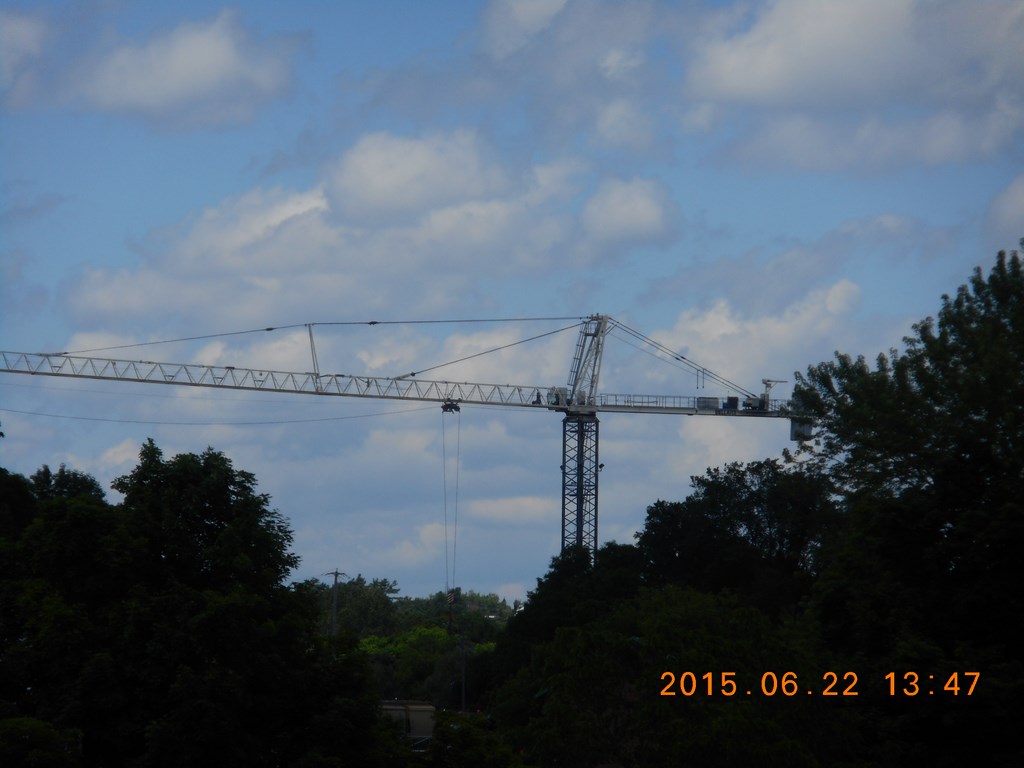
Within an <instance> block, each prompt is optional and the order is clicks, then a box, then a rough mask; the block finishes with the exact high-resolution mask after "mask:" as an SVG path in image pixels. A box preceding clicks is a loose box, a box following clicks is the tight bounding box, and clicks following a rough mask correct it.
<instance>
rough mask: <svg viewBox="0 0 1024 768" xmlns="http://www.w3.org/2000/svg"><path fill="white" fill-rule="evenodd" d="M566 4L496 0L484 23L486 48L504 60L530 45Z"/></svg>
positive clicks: (557, 0) (559, 0)
mask: <svg viewBox="0 0 1024 768" xmlns="http://www.w3.org/2000/svg"><path fill="white" fill-rule="evenodd" d="M565 3H566V0H494V1H493V2H492V3H491V5H490V7H489V8H488V9H487V11H486V13H485V15H484V20H483V48H484V50H485V51H486V52H487V53H488V54H489V55H491V56H492V57H494V58H495V59H503V58H505V57H507V56H511V55H512V54H514V53H516V52H517V51H519V50H521V49H522V48H524V47H526V46H527V45H529V43H530V41H531V40H532V39H533V38H534V37H535V36H536V35H538V34H540V33H541V32H543V30H544V29H546V28H547V26H548V25H549V24H550V23H551V21H552V19H553V18H554V17H555V16H557V15H558V13H559V12H560V11H561V10H562V8H563V7H565Z"/></svg>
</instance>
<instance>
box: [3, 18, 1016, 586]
mask: <svg viewBox="0 0 1024 768" xmlns="http://www.w3.org/2000/svg"><path fill="white" fill-rule="evenodd" d="M0 100H2V116H0V120H2V124H0V349H4V350H15V351H70V350H95V349H104V348H110V347H116V346H121V345H128V344H137V343H140V342H152V341H163V340H170V339H182V338H188V337H197V336H204V337H207V338H203V339H198V340H194V341H190V342H178V343H169V344H160V345H152V346H147V347H124V348H121V349H117V350H109V349H107V350H106V351H102V352H94V353H92V354H94V355H96V356H104V355H106V356H110V357H119V358H126V359H148V360H168V361H181V362H189V361H193V362H203V363H208V364H218V365H236V366H249V367H260V368H274V369H279V370H295V371H307V370H310V369H311V367H312V363H311V360H310V348H309V337H308V334H307V331H306V329H305V327H303V324H305V323H322V324H324V325H318V326H317V327H316V328H315V337H316V344H317V353H318V356H319V363H320V368H321V370H323V371H331V372H340V373H353V374H355V373H363V374H373V375H380V376H393V375H400V374H403V373H406V372H409V371H413V370H422V369H424V368H428V367H431V366H434V365H438V364H440V363H445V362H448V361H451V360H455V359H458V358H462V357H466V356H469V355H473V354H474V353H476V352H480V351H483V350H487V349H492V348H496V347H501V346H504V345H508V344H511V343H512V342H515V341H518V340H521V339H525V338H528V337H532V336H537V335H540V334H545V333H547V332H549V331H554V330H556V329H558V328H562V327H565V326H567V325H571V324H572V322H573V321H558V320H545V321H531V322H497V323H480V322H475V323H474V322H468V323H429V324H428V323H408V324H406V323H404V322H402V323H395V324H380V325H375V326H369V325H327V324H328V323H344V322H357V323H359V322H363V321H370V320H379V321H423V320H474V319H475V320H481V319H488V320H489V319H502V318H534V317H543V318H556V317H572V318H578V317H584V316H587V315H590V314H593V313H603V314H608V315H610V316H612V317H614V318H616V319H618V320H620V321H621V322H623V323H625V324H626V325H628V326H631V327H633V328H636V329H638V330H640V331H642V332H643V333H645V334H646V335H647V336H650V337H653V338H655V339H657V340H658V341H660V342H661V343H663V344H665V345H667V346H669V347H671V348H673V349H675V350H677V351H679V352H680V353H682V354H684V355H686V356H687V357H688V358H690V359H692V360H695V361H697V362H698V363H700V364H702V365H704V366H707V367H708V368H710V369H712V370H713V371H715V372H717V373H719V374H721V375H722V376H724V377H726V378H727V379H730V380H732V381H735V382H738V383H739V384H741V385H742V386H744V387H746V388H748V389H755V390H757V389H760V387H761V384H760V381H761V379H762V378H764V377H768V378H773V379H787V380H789V381H790V382H792V379H793V372H794V371H796V370H804V369H806V367H807V366H808V365H811V364H814V363H817V362H820V361H822V360H827V359H829V358H830V357H831V356H832V354H833V352H834V351H835V350H841V351H843V352H848V353H851V354H864V355H866V356H868V357H873V356H874V355H876V354H878V353H879V352H881V351H884V350H887V349H888V348H890V347H892V346H895V345H899V344H900V340H901V338H902V337H903V336H904V335H905V334H907V333H908V332H909V331H910V328H911V325H912V323H914V322H915V321H918V320H920V319H922V318H924V317H925V316H927V315H930V314H934V313H935V312H936V311H937V309H938V307H939V305H940V297H941V296H942V294H943V293H947V292H952V291H954V290H955V289H956V287H957V286H958V285H959V284H961V283H963V282H965V281H966V279H967V278H968V276H969V275H970V273H971V271H972V270H973V268H974V267H975V266H978V265H981V266H983V267H984V268H987V267H988V266H989V265H990V264H991V263H992V262H993V260H994V257H995V254H996V252H997V251H998V250H1000V249H1010V248H1013V247H1016V244H1017V241H1018V239H1019V238H1020V237H1021V236H1024V5H1022V4H1021V3H1020V2H1019V0H979V1H978V2H972V3H965V2H960V1H958V0H949V1H945V0H930V1H927V0H860V1H859V2H855V3H852V2H845V1H844V2H822V0H777V1H776V2H756V1H755V2H731V1H730V0H720V1H718V2H711V1H708V2H696V1H695V2H676V3H668V2H665V3H661V2H639V1H638V2H628V3H627V2H589V1H585V0H584V1H579V2H577V1H576V0H494V1H493V2H489V3H485V2H479V3H474V2H454V1H452V2H431V3H424V2H420V1H419V0H404V1H402V2H397V1H395V2H381V3H374V4H372V10H371V4H368V3H333V2H326V0H322V1H320V2H298V3H287V4H286V3H278V2H269V1H267V2H249V3H244V4H239V5H238V6H218V5H217V4H215V3H209V2H202V3H200V2H178V3H150V2H145V3H129V2H124V1H121V0H86V1H84V2H59V1H54V2H34V3H33V2H10V1H9V0H3V2H0ZM280 326H298V327H291V328H285V329H282V330H279V331H273V332H263V333H254V334H237V335H223V336H216V334H229V333H233V332H236V331H244V330H250V329H255V328H265V327H280ZM574 343H575V334H574V332H573V331H568V332H562V333H556V334H552V335H550V336H543V337H542V338H540V339H538V340H536V341H533V342H529V343H526V344H522V345H516V346H512V347H508V348H507V349H505V350H503V351H502V352H499V353H495V354H489V355H484V356H481V357H474V358H472V359H470V360H468V361H466V362H464V363H461V364H458V365H451V366H446V367H444V368H440V369H437V370H435V371H433V372H432V373H431V377H432V378H439V379H450V380H458V381H479V382H493V383H521V384H527V385H542V386H548V385H564V383H565V379H566V376H567V373H568V368H569V364H570V362H571V357H572V351H573V345H574ZM600 388H601V390H602V391H605V392H619V393H640V394H681V395H718V394H727V393H726V392H724V391H719V390H716V389H715V388H713V387H712V386H711V385H710V384H709V383H706V382H704V381H698V380H697V379H696V378H695V377H694V376H693V375H692V374H691V373H688V372H686V371H684V370H681V369H679V368H677V367H672V366H668V365H665V364H664V363H661V362H659V361H658V360H656V359H654V358H653V357H651V356H650V355H646V354H643V353H642V352H641V351H640V350H638V349H636V347H635V346H631V345H629V344H627V343H625V340H624V339H622V338H618V337H610V338H609V340H608V345H607V350H606V356H605V365H604V368H603V371H602V384H601V387H600ZM790 391H791V384H782V385H779V386H778V387H777V388H776V389H775V391H774V393H773V394H776V395H778V396H781V397H786V396H788V394H789V392H790ZM0 420H2V428H3V431H4V432H5V433H6V438H5V439H4V440H2V441H0V463H2V465H3V466H5V467H7V468H8V469H10V470H13V471H16V472H22V473H25V474H30V473H31V472H33V471H35V470H36V469H37V468H38V467H39V466H41V465H42V464H44V463H46V464H49V465H50V466H52V467H56V466H57V465H58V464H60V463H61V462H65V463H67V464H68V465H70V466H72V467H74V468H77V469H80V470H83V471H86V472H90V473H92V474H94V475H95V476H96V477H97V478H98V479H99V480H100V481H101V482H102V483H103V484H104V486H108V485H109V482H110V480H111V479H113V478H114V477H117V476H118V475H120V474H123V473H125V472H127V471H129V470H130V469H131V468H132V467H133V466H134V461H135V459H136V457H137V454H138V449H139V446H140V444H141V443H142V442H143V441H144V440H145V439H146V438H147V437H153V438H154V439H155V440H156V441H157V443H158V444H159V445H160V446H161V447H162V448H163V449H164V451H165V453H166V454H167V455H173V454H175V453H179V452H185V451H201V450H203V449H204V448H205V447H206V446H213V447H215V448H217V449H218V450H221V451H223V452H225V453H226V454H228V455H229V456H230V457H231V458H232V460H233V461H234V462H235V465H236V467H238V468H240V469H245V470H248V471H250V472H253V473H255V474H256V476H257V478H258V480H259V484H260V490H261V491H263V492H265V493H267V494H269V495H270V496H271V497H272V503H273V505H274V506H275V507H277V508H278V509H280V511H281V512H282V513H283V514H284V515H285V516H286V517H287V518H288V519H289V521H290V523H291V525H292V527H293V529H294V531H295V548H296V551H297V552H298V553H299V554H300V555H301V557H302V566H301V568H300V570H299V571H298V572H297V573H296V577H298V578H305V577H312V576H317V575H320V574H323V573H325V572H327V571H330V570H333V569H334V568H338V569H340V570H342V571H345V572H346V573H348V574H351V575H355V574H356V573H362V574H364V575H365V576H368V577H387V578H393V579H397V580H398V582H399V586H400V588H401V589H402V590H403V593H404V594H409V595H424V594H428V593H431V592H434V591H437V590H440V589H443V588H445V586H446V583H448V582H454V583H456V584H458V585H460V586H463V587H465V588H469V589H475V590H478V591H483V592H489V591H496V592H498V593H499V594H502V595H504V596H507V597H509V598H514V597H522V596H523V595H524V594H525V591H526V590H527V589H529V588H531V587H532V586H533V585H534V583H535V579H536V578H537V577H538V576H541V575H543V573H544V572H545V570H546V568H547V565H548V563H549V560H550V558H551V557H552V556H553V555H554V554H555V553H556V552H557V550H558V547H559V539H560V532H559V515H560V496H559V494H560V473H559V470H558V465H559V464H560V461H561V424H560V420H559V417H558V415H557V414H554V413H548V412H546V411H533V410H526V409H513V408H496V407H490V408H484V407H466V408H463V410H462V413H461V414H460V415H459V416H457V417H456V416H451V415H449V416H442V414H441V412H440V409H439V408H438V407H437V406H436V405H431V404H423V403H409V402H391V401H376V400H362V399H350V398H316V397H308V396H305V397H304V396H293V395H280V394H270V393H257V394H247V393H240V392H231V391H218V390H205V389H191V388H190V389H184V388H176V387H155V386H148V385H130V384H125V383H117V382H97V381H90V380H85V379H51V378H47V379H42V378H29V377H26V376H18V375H13V374H0ZM246 422H261V423H259V424H252V423H246ZM787 439H788V425H787V424H786V423H785V422H783V421H775V420H750V419H727V418H710V417H706V418H705V417H694V418H677V417H669V416H637V415H608V416H606V417H604V418H602V422H601V449H600V450H601V461H602V462H603V463H604V464H605V469H604V471H603V472H602V475H601V522H600V538H601V540H602V542H604V541H608V540H612V539H614V540H617V541H621V542H629V541H631V540H632V534H633V532H634V531H636V530H637V529H638V528H639V527H640V526H642V524H643V519H644V513H645V510H646V507H647V506H648V505H649V504H651V503H652V502H654V501H655V500H657V499H659V498H662V499H670V500H677V499H681V498H683V497H684V496H685V495H686V494H687V491H688V488H689V477H690V475H693V474H699V473H702V472H703V471H704V469H705V468H706V467H708V466H714V465H718V464H722V463H724V462H727V461H734V460H741V461H746V460H751V459H757V458H763V457H766V456H777V455H778V454H779V452H780V451H781V449H782V448H783V447H785V446H786V444H787ZM445 461H447V471H446V464H445ZM456 475H457V477H458V484H457V488H456V484H455V477H456ZM446 481H447V494H446V492H445V491H446V487H445V484H446ZM456 491H457V496H458V505H457V506H456V505H455V503H454V501H455V496H456ZM446 495H447V505H446V502H445V497H446ZM110 498H111V499H112V500H116V498H117V497H116V495H115V494H113V493H112V492H111V493H110ZM456 514H457V517H458V524H457V526H456V525H455V516H456ZM446 519H447V534H446ZM456 547H457V548H456ZM446 551H447V557H446ZM453 565H454V568H455V573H454V576H453V575H452V567H453Z"/></svg>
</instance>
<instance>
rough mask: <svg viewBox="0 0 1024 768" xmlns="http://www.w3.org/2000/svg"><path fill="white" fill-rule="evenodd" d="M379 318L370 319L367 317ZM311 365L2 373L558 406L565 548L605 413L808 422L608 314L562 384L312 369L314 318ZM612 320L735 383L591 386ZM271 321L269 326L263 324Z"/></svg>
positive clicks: (589, 483) (799, 430)
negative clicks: (675, 387)
mask: <svg viewBox="0 0 1024 768" xmlns="http://www.w3.org/2000/svg"><path fill="white" fill-rule="evenodd" d="M369 324H371V325H372V324H376V323H373V322H371V323H369ZM307 327H308V329H309V339H310V351H311V354H312V362H313V370H312V371H307V372H304V373H299V372H294V371H272V370H266V369H256V368H241V367H236V366H230V365H227V366H217V365H199V364H195V363H164V362H151V361H142V360H114V359H108V358H98V357H82V356H77V355H74V354H69V353H32V352H3V351H0V363H2V365H0V373H20V374H27V375H32V376H60V377H73V378H87V379H100V380H103V381H129V382H142V383H152V384H173V385H181V386H191V387H213V388H217V389H238V390H256V391H260V392H283V393H292V394H306V395H314V396H320V397H364V398H375V399H385V400H415V401H426V402H437V403H440V404H441V406H442V408H443V409H445V410H446V411H451V410H458V408H459V406H460V405H463V404H464V405H486V406H510V407H516V408H540V409H547V410H550V411H553V412H557V413H561V414H563V418H562V464H561V472H562V549H563V550H564V549H565V548H566V547H570V546H581V547H585V548H587V549H588V550H589V551H590V552H591V553H592V554H593V553H594V552H596V550H597V544H598V540H597V520H598V516H597V507H598V473H599V471H600V469H601V467H602V466H603V465H602V464H601V463H600V462H599V457H598V424H599V419H598V416H599V414H602V413H647V414H674V415H682V416H728V417H735V418H788V419H790V422H791V427H790V438H791V439H793V440H803V439H807V438H808V437H809V426H810V425H809V423H808V422H807V420H806V419H805V418H802V417H801V416H800V414H795V413H793V412H792V410H791V408H790V404H789V402H788V401H783V400H772V399H770V398H769V393H770V390H771V388H772V386H773V385H774V384H777V383H781V382H779V381H777V380H773V379H762V380H761V381H762V383H763V384H764V387H765V389H764V392H763V393H762V394H754V393H753V392H750V391H748V390H746V389H743V388H742V387H739V386H738V385H735V384H733V383H732V382H729V381H727V380H726V379H723V378H721V377H720V376H717V375H716V374H714V373H712V372H711V371H709V370H707V369H705V368H703V367H702V366H698V365H696V364H695V363H693V362H692V361H690V360H688V359H686V358H685V357H683V356H681V355H679V354H677V353H675V352H672V351H671V350H669V349H667V348H665V347H664V346H662V345H660V344H658V343H657V342H654V341H652V340H651V339H648V338H647V337H645V336H643V335H642V334H639V333H638V332H636V331H633V330H632V329H630V328H628V327H627V326H625V325H623V324H621V323H619V322H618V321H616V320H614V319H612V318H610V317H608V316H607V315H591V316H589V317H587V318H585V319H583V321H582V322H581V323H580V326H579V328H580V331H579V339H578V342H577V345H576V352H575V355H574V358H573V361H572V365H571V368H570V371H569V378H568V382H567V385H566V386H564V387H563V386H550V385H546V386H535V385H518V384H480V383H473V382H454V381H430V380H425V379H420V378H417V377H416V374H413V373H410V374H405V375H403V376H396V377H383V376H362V375H348V374H340V373H333V374H324V373H321V372H320V370H319V363H318V360H317V356H316V346H315V344H314V341H313V324H309V325H308V326H307ZM612 329H619V330H621V331H623V332H625V333H626V334H628V335H630V336H632V337H634V338H635V339H637V340H641V341H643V342H645V343H648V344H652V345H654V346H655V347H656V348H657V349H658V351H659V352H660V353H661V354H662V355H666V356H668V357H669V358H670V359H672V360H674V361H676V362H679V363H682V364H684V365H686V366H688V367H689V368H690V369H692V370H693V371H695V372H696V373H697V375H698V377H701V376H703V377H705V379H706V378H711V379H713V380H714V381H716V382H718V383H719V384H722V385H724V386H726V387H727V388H728V389H729V390H731V391H733V392H736V393H737V394H736V395H734V396H727V397H687V396H677V395H636V394H604V393H599V392H598V381H599V378H600V372H601V360H602V357H603V353H604V341H605V336H606V335H607V334H608V333H609V331H610V330H612ZM266 330H273V329H269V328H268V329H266Z"/></svg>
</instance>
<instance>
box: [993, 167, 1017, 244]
mask: <svg viewBox="0 0 1024 768" xmlns="http://www.w3.org/2000/svg"><path fill="white" fill-rule="evenodd" d="M988 228H989V231H990V232H991V237H992V239H993V240H994V241H996V243H997V244H998V247H999V248H1001V249H1014V248H1017V247H1018V242H1019V240H1020V238H1022V237H1024V173H1022V174H1020V175H1019V176H1017V177H1016V178H1015V179H1014V180H1013V181H1011V182H1010V183H1009V184H1008V185H1007V187H1006V188H1005V189H1004V190H1003V191H1002V192H1000V193H999V194H998V195H997V196H996V198H995V199H994V200H993V201H992V204H991V205H990V206H989V211H988Z"/></svg>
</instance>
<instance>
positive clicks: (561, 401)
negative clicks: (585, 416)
mask: <svg viewBox="0 0 1024 768" xmlns="http://www.w3.org/2000/svg"><path fill="white" fill-rule="evenodd" d="M547 399H548V405H549V406H553V407H555V408H563V407H565V406H567V405H569V404H570V403H569V390H568V389H566V388H565V387H551V388H550V389H549V390H548V398H547Z"/></svg>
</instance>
